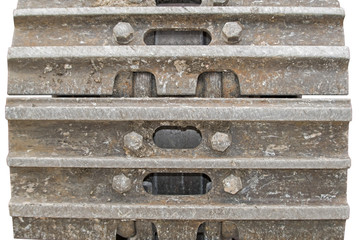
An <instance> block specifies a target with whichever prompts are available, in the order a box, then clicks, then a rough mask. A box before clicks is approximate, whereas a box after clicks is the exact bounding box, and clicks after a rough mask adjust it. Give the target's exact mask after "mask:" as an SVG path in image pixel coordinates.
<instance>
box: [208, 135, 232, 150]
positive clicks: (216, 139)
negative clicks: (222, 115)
mask: <svg viewBox="0 0 359 240" xmlns="http://www.w3.org/2000/svg"><path fill="white" fill-rule="evenodd" d="M231 143H232V141H231V138H230V136H229V135H228V134H226V133H221V132H217V133H216V134H214V135H213V136H212V139H211V145H212V148H213V149H214V150H216V151H218V152H224V151H226V149H227V148H228V147H229V146H230V145H231Z"/></svg>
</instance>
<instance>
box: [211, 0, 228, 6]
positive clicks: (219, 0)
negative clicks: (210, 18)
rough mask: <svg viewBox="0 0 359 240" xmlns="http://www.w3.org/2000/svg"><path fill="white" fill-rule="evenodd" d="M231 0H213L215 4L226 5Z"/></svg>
mask: <svg viewBox="0 0 359 240" xmlns="http://www.w3.org/2000/svg"><path fill="white" fill-rule="evenodd" d="M228 2H229V0H213V6H226V5H227V4H228Z"/></svg>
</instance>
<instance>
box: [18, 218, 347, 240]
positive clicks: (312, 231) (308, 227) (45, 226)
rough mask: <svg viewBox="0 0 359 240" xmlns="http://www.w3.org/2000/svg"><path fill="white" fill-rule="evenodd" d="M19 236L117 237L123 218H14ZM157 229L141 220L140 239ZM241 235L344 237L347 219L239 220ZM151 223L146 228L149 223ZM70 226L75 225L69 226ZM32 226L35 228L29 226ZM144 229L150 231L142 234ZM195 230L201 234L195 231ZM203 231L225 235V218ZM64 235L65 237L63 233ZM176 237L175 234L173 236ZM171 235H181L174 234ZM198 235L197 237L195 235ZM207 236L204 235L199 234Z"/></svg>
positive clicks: (151, 239)
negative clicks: (222, 227)
mask: <svg viewBox="0 0 359 240" xmlns="http://www.w3.org/2000/svg"><path fill="white" fill-rule="evenodd" d="M13 223H14V226H15V229H16V231H15V237H16V238H26V239H27V238H30V239H61V238H66V239H74V238H78V239H89V240H98V239H104V240H115V239H116V233H117V232H118V231H117V228H118V226H119V225H120V224H121V221H120V220H100V219H96V220H93V219H60V218H58V219H51V218H14V221H13ZM159 224H160V223H158V222H156V223H155V229H154V230H153V229H152V226H151V222H150V221H148V222H144V221H137V222H136V229H137V231H138V233H137V234H138V235H137V239H142V240H155V239H156V237H155V231H156V228H157V227H156V225H157V226H158V225H159ZM235 224H236V226H237V228H238V229H240V231H238V234H237V236H233V238H235V237H238V238H239V239H268V240H276V239H278V236H285V238H286V239H294V240H303V239H305V240H307V239H308V240H310V239H326V238H328V236H330V237H332V238H333V239H344V230H345V221H343V220H327V221H298V220H296V221H268V220H267V221H236V222H235ZM147 225H149V227H147V228H146V226H147ZM68 226H72V227H71V228H69V227H68ZM25 229H31V230H25ZM141 232H145V233H147V235H142V234H141V235H140V233H141ZM194 234H197V232H195V233H194ZM203 235H205V236H206V237H210V238H209V239H215V240H219V239H221V222H213V221H212V222H206V223H205V226H204V229H203ZM60 236H61V237H60ZM171 237H172V236H171ZM171 239H177V238H176V237H175V238H171ZM194 239H196V238H194ZM198 239H201V240H202V239H203V238H198Z"/></svg>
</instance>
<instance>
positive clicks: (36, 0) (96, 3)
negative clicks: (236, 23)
mask: <svg viewBox="0 0 359 240" xmlns="http://www.w3.org/2000/svg"><path fill="white" fill-rule="evenodd" d="M156 2H166V1H156V0H142V1H131V0H87V1H81V0H19V1H18V8H59V7H127V6H132V7H139V6H156ZM167 2H171V1H167ZM172 2H173V1H172ZM178 2H179V3H181V2H186V1H181V0H179V1H178ZM187 2H191V1H187ZM192 2H194V3H196V2H198V1H192ZM221 2H226V1H221V0H219V1H217V0H202V4H201V5H202V6H213V5H225V6H302V7H308V6H310V7H339V2H338V1H337V0H316V1H312V0H266V1H257V0H229V1H228V3H227V4H219V3H221ZM192 5H193V4H192Z"/></svg>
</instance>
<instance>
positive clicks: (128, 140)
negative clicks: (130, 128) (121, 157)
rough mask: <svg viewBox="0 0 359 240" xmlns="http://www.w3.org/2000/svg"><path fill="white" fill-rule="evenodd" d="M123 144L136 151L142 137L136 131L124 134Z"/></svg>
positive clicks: (141, 143)
mask: <svg viewBox="0 0 359 240" xmlns="http://www.w3.org/2000/svg"><path fill="white" fill-rule="evenodd" d="M124 145H125V147H126V148H128V149H130V150H132V151H137V150H138V149H140V148H141V147H142V145H143V137H142V136H141V135H140V134H138V133H136V132H131V133H129V134H126V135H125V137H124Z"/></svg>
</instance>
